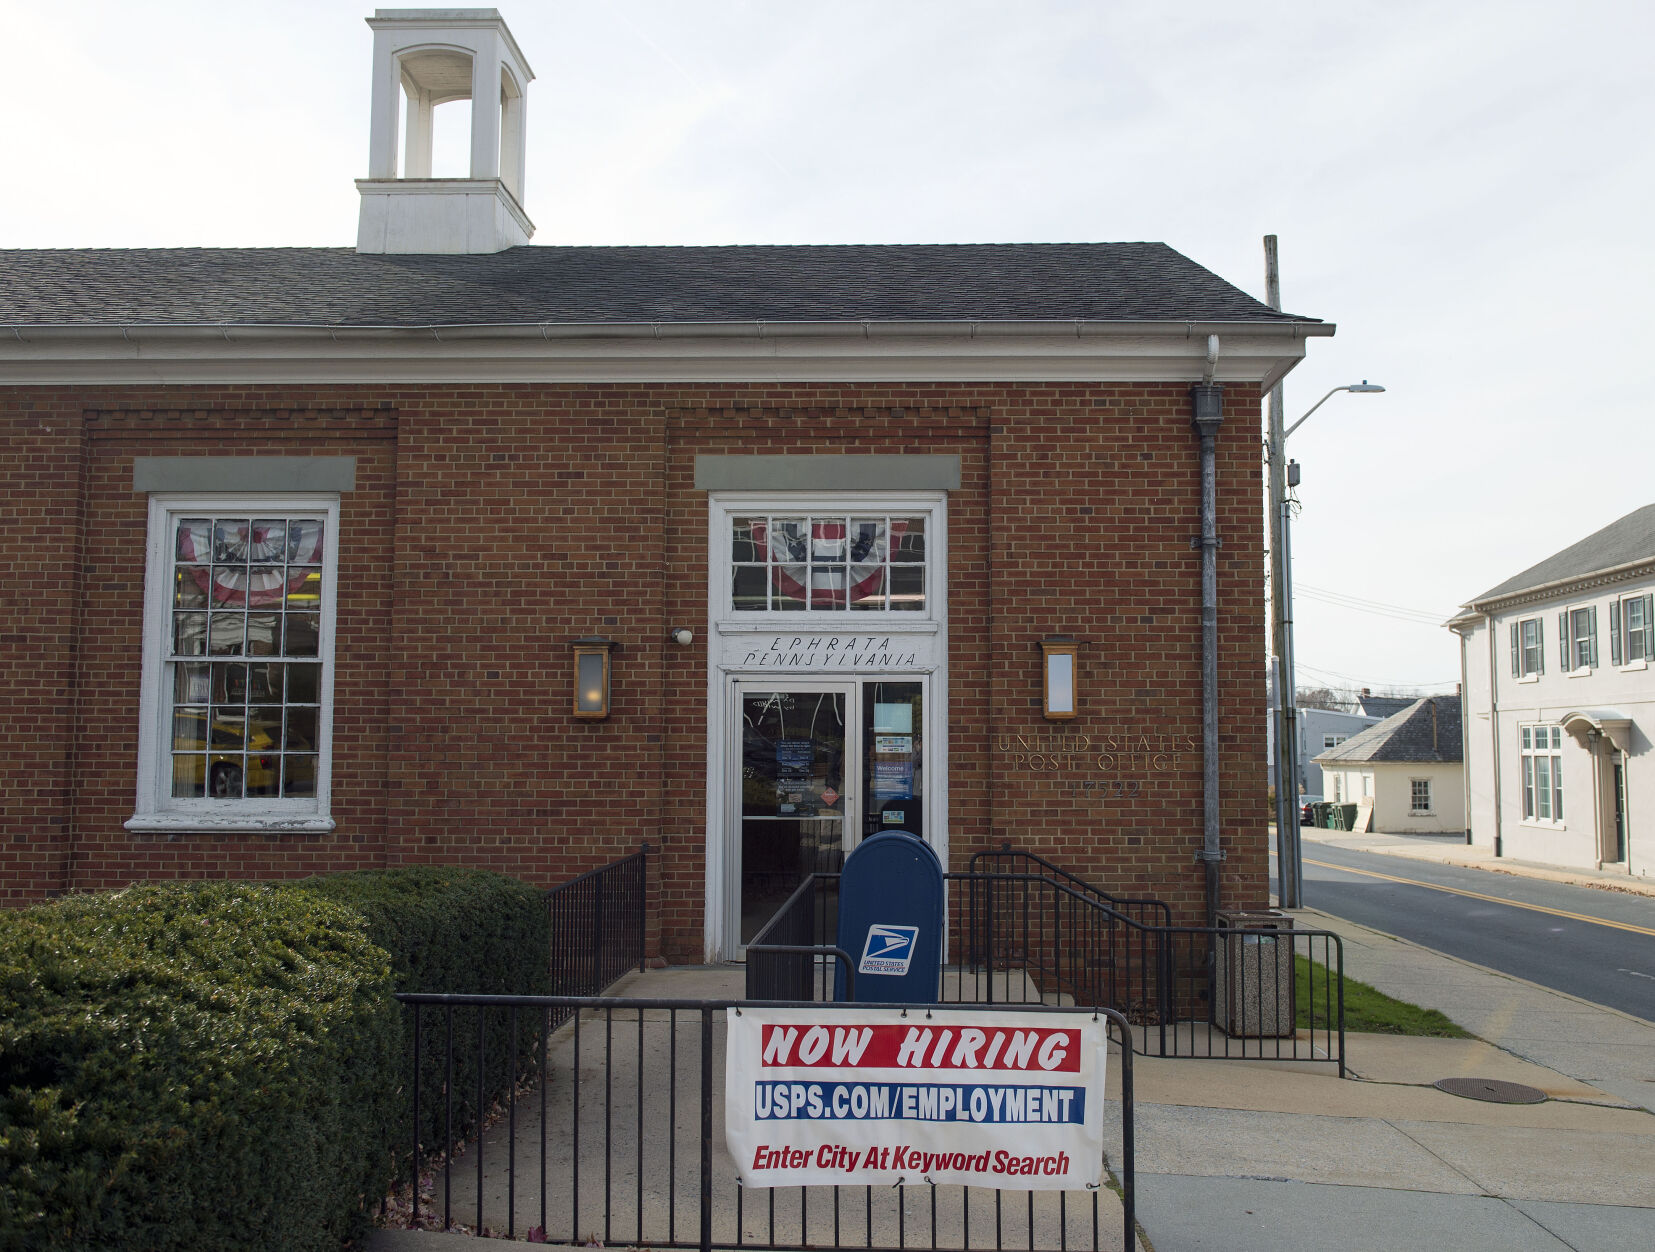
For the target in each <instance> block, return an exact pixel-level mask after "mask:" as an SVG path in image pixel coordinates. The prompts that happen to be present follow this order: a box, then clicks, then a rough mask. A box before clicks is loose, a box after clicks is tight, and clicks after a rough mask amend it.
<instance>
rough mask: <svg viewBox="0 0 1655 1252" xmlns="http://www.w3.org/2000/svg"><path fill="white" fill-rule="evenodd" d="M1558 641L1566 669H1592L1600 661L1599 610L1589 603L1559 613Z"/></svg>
mask: <svg viewBox="0 0 1655 1252" xmlns="http://www.w3.org/2000/svg"><path fill="white" fill-rule="evenodd" d="M1557 629H1558V643H1559V644H1560V646H1561V649H1562V651H1561V653H1560V655H1561V656H1562V657H1563V668H1564V669H1565V670H1582V669H1592V668H1593V667H1594V666H1596V665H1597V663H1598V611H1597V609H1596V608H1595V607H1593V606H1590V605H1588V606H1587V607H1586V608H1582V609H1565V610H1563V612H1561V613H1559V614H1558V615H1557Z"/></svg>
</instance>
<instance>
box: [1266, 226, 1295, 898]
mask: <svg viewBox="0 0 1655 1252" xmlns="http://www.w3.org/2000/svg"><path fill="white" fill-rule="evenodd" d="M1264 298H1265V302H1266V303H1267V304H1269V306H1270V307H1271V308H1272V309H1275V310H1276V311H1277V312H1278V313H1279V312H1280V311H1281V270H1280V268H1279V266H1278V264H1277V259H1276V237H1275V236H1274V235H1266V236H1265V237H1264ZM1283 442H1284V438H1283V435H1282V391H1281V384H1280V383H1277V384H1276V385H1275V386H1274V387H1272V388H1270V402H1269V433H1268V437H1267V439H1266V442H1265V447H1266V448H1267V449H1268V450H1269V454H1270V512H1269V519H1270V606H1271V613H1270V656H1271V661H1272V665H1271V670H1270V676H1271V680H1272V681H1273V682H1274V683H1275V688H1276V700H1275V705H1276V707H1275V708H1274V709H1272V710H1271V712H1270V715H1271V717H1273V718H1274V719H1275V732H1276V743H1275V749H1276V751H1275V757H1276V759H1275V766H1276V769H1275V774H1276V882H1277V893H1276V895H1277V899H1278V900H1280V902H1281V906H1282V907H1283V908H1294V909H1296V908H1298V907H1299V884H1298V880H1297V877H1296V875H1295V874H1294V872H1293V871H1294V867H1295V866H1296V865H1297V863H1298V862H1297V858H1295V857H1294V856H1293V845H1292V844H1291V843H1289V842H1288V830H1289V828H1290V824H1291V829H1293V830H1294V831H1297V829H1298V820H1299V816H1298V806H1297V804H1296V801H1297V799H1298V795H1299V793H1298V789H1297V788H1296V787H1294V786H1292V784H1291V783H1290V782H1289V778H1290V776H1291V775H1292V774H1294V773H1296V772H1297V771H1295V770H1293V769H1292V768H1291V764H1290V763H1291V762H1292V761H1294V760H1296V758H1297V752H1296V751H1295V744H1294V741H1293V740H1291V739H1289V738H1288V736H1287V719H1286V716H1285V713H1286V710H1287V702H1288V699H1289V692H1290V688H1289V687H1288V684H1287V677H1286V670H1285V668H1284V665H1283V658H1284V657H1285V656H1286V655H1287V636H1286V633H1285V622H1286V617H1285V613H1284V609H1283V605H1284V601H1283V599H1282V593H1281V588H1282V577H1283V568H1284V562H1283V560H1282V524H1281V518H1282V500H1283V498H1284V497H1285V496H1286V494H1287V492H1286V487H1285V486H1284V482H1283V479H1284V475H1285V472H1286V471H1285V468H1284V467H1283V465H1282V444H1283Z"/></svg>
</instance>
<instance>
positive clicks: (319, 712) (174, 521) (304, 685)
mask: <svg viewBox="0 0 1655 1252" xmlns="http://www.w3.org/2000/svg"><path fill="white" fill-rule="evenodd" d="M338 523H339V498H338V496H337V495H332V494H325V495H323V494H318V495H299V494H280V495H227V494H225V495H218V494H194V493H192V494H180V495H160V494H157V495H152V496H151V497H150V505H149V542H148V547H147V553H146V566H145V580H144V581H145V604H144V658H143V675H142V682H141V693H142V696H141V699H142V706H141V721H140V723H139V736H138V787H137V806H136V812H135V813H134V814H133V817H132V819H131V820H130V821H129V822H127V824H126V825H127V829H129V830H135V831H144V830H158V831H175V830H250V831H317V830H331V829H332V828H333V822H332V819H331V817H330V816H329V792H330V785H331V778H332V753H331V748H332V727H333V635H334V604H335V599H336V596H335V580H336V571H337V565H338V529H339V526H338Z"/></svg>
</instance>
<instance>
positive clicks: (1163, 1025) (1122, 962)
mask: <svg viewBox="0 0 1655 1252" xmlns="http://www.w3.org/2000/svg"><path fill="white" fill-rule="evenodd" d="M838 877H839V876H838V875H837V874H817V875H812V876H811V878H810V879H807V880H806V881H805V882H804V883H801V884H800V887H799V888H798V890H796V891H795V892H794V894H793V896H792V897H791V898H790V899H789V901H788V904H787V905H786V906H784V910H783V913H785V914H786V919H785V922H784V921H783V914H782V913H778V914H777V917H776V918H775V919H773V922H775V923H782V925H781V926H780V927H778V928H777V929H776V930H774V931H773V930H772V928H771V927H768V926H767V927H766V928H765V930H763V931H761V932H760V934H759V935H758V936H756V937H755V944H754V945H750V946H749V948H748V981H747V995H748V996H749V998H751V999H755V1000H759V999H767V998H770V997H771V996H773V995H778V994H782V993H785V994H786V995H787V997H788V998H800V999H802V998H805V997H806V996H809V997H810V998H816V999H822V1000H829V999H832V998H833V995H832V983H831V982H830V981H828V980H829V978H830V977H831V973H832V965H833V963H834V962H835V961H837V960H839V959H840V956H837V955H835V953H837V952H838V950H837V949H836V948H834V947H833V945H834V944H835V943H836V941H837V935H836V929H837V910H836V909H835V908H833V907H829V903H828V902H830V901H836V900H837V893H838ZM943 878H944V883H945V886H946V892H947V897H948V919H947V925H948V943H947V954H946V956H945V958H944V967H943V972H942V981H941V987H940V988H939V996H940V999H941V1001H942V1002H943V1003H947V1004H1051V1005H1075V1006H1078V1007H1083V1008H1093V1007H1097V1008H1109V1009H1113V1010H1115V1011H1116V1012H1119V1013H1120V1014H1122V1015H1123V1016H1124V1017H1125V1018H1126V1019H1127V1021H1128V1022H1130V1023H1131V1024H1132V1027H1133V1032H1134V1046H1135V1047H1136V1048H1137V1050H1138V1051H1139V1052H1141V1053H1143V1054H1145V1055H1153V1056H1169V1057H1170V1056H1178V1057H1203V1058H1213V1059H1232V1060H1300V1061H1307V1060H1314V1061H1326V1062H1329V1063H1332V1064H1335V1065H1337V1066H1338V1069H1339V1074H1340V1076H1341V1077H1343V1076H1344V1073H1345V1062H1344V1056H1345V1047H1344V1044H1345V1029H1344V948H1343V945H1342V943H1341V941H1340V939H1339V936H1337V935H1335V934H1333V933H1332V932H1330V931H1319V930H1293V929H1288V928H1287V925H1288V923H1287V922H1286V920H1285V919H1282V920H1281V921H1280V922H1277V923H1275V924H1274V927H1273V928H1268V929H1254V928H1249V927H1248V926H1246V925H1241V926H1216V927H1207V926H1169V925H1154V924H1148V923H1145V922H1142V921H1138V920H1136V919H1134V918H1131V917H1128V916H1125V915H1123V914H1121V913H1118V912H1116V911H1115V910H1114V909H1112V908H1110V907H1109V906H1107V905H1105V904H1102V903H1100V902H1099V900H1098V899H1097V898H1096V896H1094V895H1093V894H1091V893H1089V892H1085V891H1082V890H1080V889H1078V888H1076V887H1072V886H1070V885H1069V884H1067V883H1066V882H1063V881H1061V880H1060V879H1058V878H1055V877H1048V876H1047V875H1045V874H1015V873H988V872H978V873H950V874H945V875H943ZM784 933H785V943H784V942H783V939H782V936H783V934H784ZM771 938H774V939H775V940H776V943H775V945H771V944H770V943H769V940H770V939H771ZM758 940H764V941H765V942H764V943H759V942H757V941H758ZM755 946H756V947H758V948H759V960H758V963H757V965H756V966H755V963H754V955H753V949H754V947H755Z"/></svg>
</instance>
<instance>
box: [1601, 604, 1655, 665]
mask: <svg viewBox="0 0 1655 1252" xmlns="http://www.w3.org/2000/svg"><path fill="white" fill-rule="evenodd" d="M1609 635H1610V645H1609V648H1610V652H1611V653H1612V656H1611V657H1610V660H1611V662H1612V663H1613V664H1615V665H1630V664H1632V663H1633V662H1634V661H1652V660H1655V596H1628V597H1627V598H1625V599H1623V600H1619V601H1617V602H1616V603H1615V604H1613V605H1611V606H1610V613H1609Z"/></svg>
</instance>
